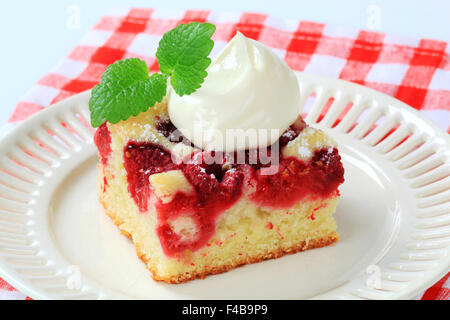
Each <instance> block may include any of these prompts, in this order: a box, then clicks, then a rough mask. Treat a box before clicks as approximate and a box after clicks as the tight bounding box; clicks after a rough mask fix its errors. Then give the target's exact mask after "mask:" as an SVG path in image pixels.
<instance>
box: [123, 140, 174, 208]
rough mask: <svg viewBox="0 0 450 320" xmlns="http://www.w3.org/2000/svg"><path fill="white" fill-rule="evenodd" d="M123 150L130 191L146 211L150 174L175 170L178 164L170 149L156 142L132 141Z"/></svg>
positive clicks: (139, 206) (139, 205) (138, 204)
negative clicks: (174, 160)
mask: <svg viewBox="0 0 450 320" xmlns="http://www.w3.org/2000/svg"><path fill="white" fill-rule="evenodd" d="M123 152H124V167H125V170H126V171H127V181H128V191H129V192H130V194H131V197H132V198H133V199H134V201H135V202H136V204H137V206H138V208H139V210H140V211H141V212H145V211H147V209H148V198H149V195H150V182H149V180H148V178H149V177H150V175H152V174H155V173H161V172H164V171H169V170H174V169H177V167H178V166H177V165H176V164H175V163H173V162H172V159H171V153H170V151H169V150H167V149H165V148H163V147H162V146H159V145H157V144H154V143H148V142H146V143H143V142H134V141H130V142H128V144H127V145H126V146H125V148H124V150H123Z"/></svg>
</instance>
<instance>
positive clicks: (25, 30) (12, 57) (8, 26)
mask: <svg viewBox="0 0 450 320" xmlns="http://www.w3.org/2000/svg"><path fill="white" fill-rule="evenodd" d="M71 6H76V8H78V9H79V10H80V18H81V19H80V25H79V28H68V27H67V22H68V19H69V15H70V8H71ZM132 6H135V7H160V8H181V9H188V8H192V9H213V10H224V11H242V10H247V11H257V12H264V13H268V14H273V15H277V16H281V17H287V18H295V19H306V20H313V21H318V22H325V23H331V24H335V25H341V26H349V27H357V28H365V29H369V28H371V29H376V30H380V31H383V32H387V33H393V34H399V35H407V36H413V37H427V38H434V39H439V40H445V41H448V42H450V20H449V16H448V15H449V12H450V1H449V0H427V1H425V0H395V1H393V0H371V1H369V0H340V1H338V0H307V1H305V0H225V1H224V0H220V1H218V0H189V1H186V0H185V1H183V0H160V1H157V0H120V1H119V0H95V1H94V0H78V1H76V0H58V1H56V0H39V1H34V0H28V1H26V0H14V1H8V2H6V4H5V3H3V4H2V7H1V10H0V33H1V42H2V49H1V50H0V66H1V68H0V70H1V73H0V74H1V76H0V88H1V90H0V101H1V102H2V105H1V107H0V126H1V125H3V124H4V123H5V122H6V121H7V119H8V117H9V115H10V114H11V112H12V110H13V108H14V106H15V104H16V103H17V101H18V100H19V99H20V97H21V96H22V95H23V94H24V93H25V92H26V91H27V90H28V89H29V88H31V87H32V85H33V84H34V83H35V82H36V81H37V80H38V79H39V78H40V77H42V76H43V75H44V74H46V73H48V71H49V70H50V69H51V68H52V67H53V66H54V65H55V64H56V63H57V62H58V61H59V60H60V59H61V58H63V57H64V56H66V55H67V54H68V53H69V52H70V50H71V49H72V48H73V47H74V46H75V45H76V43H77V42H78V41H79V39H80V38H81V37H82V36H83V35H84V34H85V33H86V32H87V31H88V30H89V29H90V28H91V27H92V26H93V25H94V24H95V23H96V22H97V21H98V19H99V18H100V17H101V16H102V15H103V14H105V12H107V11H109V10H110V9H112V8H126V7H132ZM374 8H375V9H374ZM374 10H375V11H377V12H378V13H379V15H378V16H379V19H376V17H375V19H376V21H375V24H374V20H373V18H374V16H373V15H374V13H373V12H374ZM378 13H376V14H378ZM377 21H378V22H379V23H378V22H377Z"/></svg>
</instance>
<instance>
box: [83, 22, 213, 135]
mask: <svg viewBox="0 0 450 320" xmlns="http://www.w3.org/2000/svg"><path fill="white" fill-rule="evenodd" d="M215 29H216V27H215V26H214V25H212V24H210V23H199V22H191V23H189V24H186V25H184V24H180V25H179V26H178V27H176V28H175V29H172V30H170V31H168V32H166V33H165V34H164V35H163V37H162V39H161V40H160V42H159V46H158V50H157V52H156V58H157V59H158V63H159V66H160V70H161V72H162V74H160V73H154V74H152V75H151V76H150V75H149V69H148V66H147V64H146V63H145V61H143V60H140V59H138V58H128V59H123V60H120V61H116V62H115V63H113V64H112V65H110V66H108V68H107V69H106V71H105V72H104V73H103V75H102V78H101V82H100V84H98V85H97V86H95V87H94V88H93V89H92V93H91V98H90V100H89V110H90V113H91V125H92V126H93V127H94V128H96V127H99V126H100V125H102V124H103V123H104V122H105V121H108V122H110V123H118V122H119V121H121V120H127V119H128V118H129V117H130V116H137V115H138V114H139V113H141V112H145V111H147V110H148V109H149V108H151V107H153V106H154V105H155V104H156V103H157V102H161V101H162V99H163V98H164V96H165V95H166V92H167V79H168V78H170V84H171V85H172V88H173V89H174V90H175V92H176V93H177V94H178V95H180V96H183V95H185V94H187V95H189V94H191V93H193V92H195V91H196V90H197V89H199V88H200V86H201V84H202V83H203V81H204V79H205V77H206V76H207V72H206V68H208V66H209V65H210V64H211V60H210V59H209V58H208V55H209V54H210V52H211V50H212V48H213V46H214V42H213V41H212V40H211V37H212V35H213V34H214V31H215Z"/></svg>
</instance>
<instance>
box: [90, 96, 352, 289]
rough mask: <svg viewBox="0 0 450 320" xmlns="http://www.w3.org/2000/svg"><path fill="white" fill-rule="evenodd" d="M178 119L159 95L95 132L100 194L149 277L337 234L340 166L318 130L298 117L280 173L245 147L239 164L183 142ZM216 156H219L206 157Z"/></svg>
mask: <svg viewBox="0 0 450 320" xmlns="http://www.w3.org/2000/svg"><path fill="white" fill-rule="evenodd" d="M175 129H176V128H175V127H174V125H173V124H172V123H171V121H170V119H169V116H168V112H167V103H166V101H163V102H162V103H159V104H157V105H156V106H154V107H153V108H150V109H149V110H148V111H147V112H144V113H141V114H139V115H138V116H137V117H132V118H130V119H129V120H127V121H121V122H119V123H118V124H110V123H105V124H104V125H102V126H101V127H99V129H98V130H97V132H96V134H95V143H96V145H97V147H98V150H99V154H100V161H99V164H98V183H99V198H100V202H101V203H102V204H103V206H104V208H105V211H106V213H107V214H108V215H109V216H110V217H111V218H112V220H113V221H114V223H115V224H116V225H117V226H118V227H119V228H120V230H121V231H122V232H123V234H125V235H127V236H128V237H130V238H131V239H132V240H133V242H134V244H135V246H136V250H137V253H138V256H139V257H140V258H141V259H142V260H143V261H144V262H145V263H146V264H147V267H148V269H149V270H150V271H151V272H152V276H153V278H154V279H155V280H162V281H166V282H169V283H180V282H183V281H187V280H192V279H195V278H203V277H205V276H206V275H208V274H217V273H221V272H225V271H227V270H230V269H232V268H235V267H237V266H240V265H244V264H248V263H254V262H258V261H262V260H265V259H270V258H277V257H280V256H282V255H284V254H287V253H295V252H297V251H302V250H307V249H312V248H318V247H323V246H326V245H329V244H331V243H333V242H335V241H337V240H338V238H339V236H338V234H337V233H336V222H335V220H334V218H333V216H332V214H333V213H334V211H335V209H336V205H337V203H338V200H339V191H338V186H339V185H340V184H341V183H342V182H343V181H344V178H343V173H344V170H343V167H342V164H341V158H340V156H339V154H338V151H337V149H336V145H335V143H334V142H333V141H332V140H331V139H330V138H329V137H328V136H327V135H325V134H324V133H323V132H322V131H320V130H316V129H313V128H311V127H309V126H306V124H305V123H304V122H303V120H302V119H301V117H299V118H298V120H297V121H295V122H294V123H293V124H292V125H291V126H290V127H289V128H288V130H286V131H285V132H284V133H283V135H282V136H281V137H280V139H279V141H278V142H277V143H278V144H279V147H280V154H279V165H278V168H277V170H276V173H275V174H269V175H263V174H261V170H262V169H264V167H265V165H263V164H261V163H258V161H249V159H250V158H251V152H248V153H247V155H248V156H249V157H248V159H247V161H246V162H247V163H243V164H236V163H235V162H236V161H235V160H236V159H232V158H233V155H232V154H227V153H220V152H211V151H210V152H205V151H202V150H200V149H197V148H194V147H192V146H191V145H189V143H185V142H184V143H183V141H181V139H182V137H181V136H180V134H179V133H177V131H176V130H175ZM180 141H181V142H180ZM212 156H213V157H215V159H218V158H222V159H223V161H216V162H218V163H216V162H215V163H212V164H208V163H210V162H211V161H207V159H208V158H211V157H212ZM186 157H189V160H188V161H182V160H183V159H186ZM250 162H256V163H252V164H250Z"/></svg>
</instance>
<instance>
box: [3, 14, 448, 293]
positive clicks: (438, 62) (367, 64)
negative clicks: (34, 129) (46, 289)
mask: <svg viewBox="0 0 450 320" xmlns="http://www.w3.org/2000/svg"><path fill="white" fill-rule="evenodd" d="M190 21H199V22H204V21H208V22H212V23H214V24H215V25H216V26H217V30H216V33H215V34H214V37H213V39H214V41H215V45H214V49H213V53H212V54H213V55H214V54H215V53H217V52H218V51H220V50H221V49H222V48H223V47H224V46H225V44H226V42H227V41H228V40H230V39H231V38H232V37H233V35H234V34H235V32H236V31H237V30H239V31H241V32H242V33H243V34H245V35H246V36H247V37H250V38H253V39H257V40H259V41H261V42H263V43H264V44H266V45H268V46H269V47H271V48H272V49H273V50H274V51H275V52H276V53H277V54H278V55H279V56H280V57H282V58H283V59H285V61H286V62H287V63H288V64H289V66H290V67H291V68H293V69H294V70H299V71H305V72H309V73H314V74H320V75H324V76H328V77H333V78H340V79H345V80H349V81H353V82H356V83H359V84H362V85H365V86H368V87H371V88H373V89H376V90H378V91H381V92H384V93H386V94H389V95H391V96H394V97H395V98H397V99H399V100H402V101H404V102H406V103H407V104H409V105H411V106H412V107H414V108H416V109H418V110H420V111H421V112H422V113H423V114H424V115H425V116H427V117H429V118H431V119H432V120H434V121H435V122H436V123H438V124H439V125H440V126H441V127H442V128H443V129H444V130H446V131H447V132H449V131H450V58H449V54H448V53H447V51H446V50H447V43H446V42H443V41H437V40H430V39H416V38H407V37H398V36H394V35H389V34H384V33H380V32H373V31H365V30H357V29H349V28H342V27H337V26H331V25H327V24H323V23H318V22H311V21H298V20H288V19H282V18H277V17H273V16H269V15H265V14H256V13H247V12H244V13H225V12H211V11H207V10H187V11H164V10H159V9H148V8H146V9H137V8H134V9H130V10H125V11H123V12H115V13H113V14H108V15H106V16H104V17H102V18H101V19H100V21H99V22H98V23H97V24H96V25H95V26H94V27H93V29H92V30H91V31H90V32H89V33H88V34H87V35H86V36H85V37H84V38H83V39H82V40H81V41H80V43H79V44H78V45H77V46H76V47H75V48H74V49H73V50H72V52H71V53H70V54H69V55H68V56H67V57H66V58H64V59H63V60H62V61H61V63H60V64H59V65H58V66H57V67H56V68H55V69H54V70H52V71H51V72H49V73H48V74H46V75H45V76H44V77H42V78H41V79H40V80H39V81H38V83H37V84H36V85H35V86H34V87H33V88H32V89H31V90H30V91H29V92H28V93H27V94H26V95H25V96H24V97H23V99H22V100H21V101H20V102H19V103H18V104H17V106H16V108H15V110H14V112H13V114H12V115H11V117H10V119H9V120H8V124H7V125H6V126H5V127H4V128H3V133H4V132H6V131H7V130H8V129H10V128H12V127H14V126H15V125H17V124H18V123H19V122H21V121H23V120H24V119H26V118H27V117H28V116H30V115H31V114H33V113H35V112H38V111H39V110H42V109H44V108H46V107H47V106H49V105H51V104H53V103H55V102H57V101H60V100H63V99H65V98H67V97H70V96H72V95H74V94H76V93H79V92H82V91H84V90H87V89H90V88H92V87H93V86H94V85H95V84H97V83H98V82H99V81H100V76H101V74H102V73H103V71H105V69H106V66H107V65H109V64H111V63H113V62H114V61H116V60H119V59H122V58H127V57H139V58H141V59H144V60H145V61H146V62H147V63H148V65H149V66H150V70H151V71H158V64H157V62H156V59H155V52H156V49H157V46H158V41H159V39H160V37H161V36H162V35H163V34H164V32H166V31H167V30H170V29H172V28H174V27H175V26H176V25H177V24H179V23H187V22H190ZM449 287H450V280H449V274H447V275H446V276H445V277H444V278H442V279H441V280H440V281H439V282H437V283H436V284H435V285H434V286H432V287H431V288H429V289H428V290H426V291H425V292H424V293H422V294H421V295H420V296H419V297H417V298H418V299H448V298H449V297H450V289H449ZM25 298H27V297H26V296H25V295H24V294H22V293H20V292H18V291H16V290H15V289H14V288H13V287H11V286H10V285H8V284H7V283H6V282H5V281H4V280H2V279H1V278H0V299H25Z"/></svg>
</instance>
